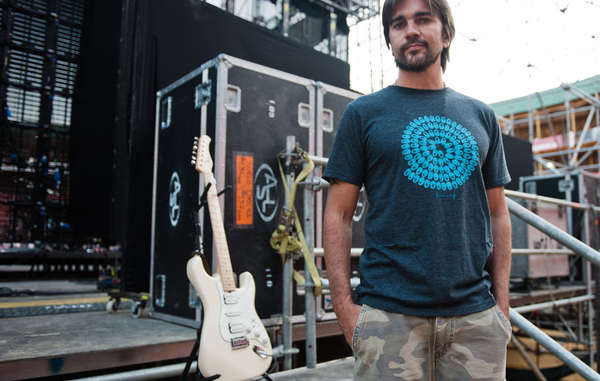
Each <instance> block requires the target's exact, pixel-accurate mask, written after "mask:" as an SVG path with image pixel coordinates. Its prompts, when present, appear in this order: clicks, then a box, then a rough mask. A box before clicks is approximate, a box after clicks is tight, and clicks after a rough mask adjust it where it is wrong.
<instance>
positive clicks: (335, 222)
mask: <svg viewBox="0 0 600 381" xmlns="http://www.w3.org/2000/svg"><path fill="white" fill-rule="evenodd" d="M324 226H325V230H324V232H323V248H324V251H325V263H326V265H327V277H328V279H329V287H330V292H331V300H332V303H333V308H334V310H335V312H336V314H338V316H339V315H343V313H344V311H343V310H344V306H346V305H347V303H349V302H351V301H352V299H351V296H350V248H351V245H352V224H351V223H350V224H348V223H347V222H345V221H344V220H343V218H342V217H341V216H336V215H333V216H331V215H330V216H326V220H325V223H324Z"/></svg>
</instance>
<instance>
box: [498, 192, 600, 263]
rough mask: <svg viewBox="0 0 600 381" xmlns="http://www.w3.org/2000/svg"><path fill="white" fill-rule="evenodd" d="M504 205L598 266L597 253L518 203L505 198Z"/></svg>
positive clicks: (599, 261)
mask: <svg viewBox="0 0 600 381" xmlns="http://www.w3.org/2000/svg"><path fill="white" fill-rule="evenodd" d="M506 204H507V206H508V210H510V212H511V213H513V214H514V215H515V216H517V217H518V218H520V219H522V220H523V221H525V222H527V223H528V224H530V225H531V226H533V227H535V228H537V229H539V230H540V231H541V232H543V233H546V234H547V235H548V236H550V237H551V238H554V239H555V240H557V241H558V242H560V243H562V244H563V245H565V246H566V247H568V248H569V249H571V250H573V251H574V252H575V253H576V254H579V255H581V256H582V257H584V258H585V259H587V260H588V261H590V262H592V263H594V264H595V265H600V253H598V252H597V251H596V250H594V249H592V248H591V247H589V246H588V245H586V244H585V243H583V242H581V241H580V240H578V239H577V238H575V237H573V236H571V235H569V234H568V233H566V232H565V231H563V230H561V229H559V228H557V227H556V226H554V225H552V224H551V223H549V222H548V221H546V220H544V219H543V218H542V217H540V216H538V215H537V214H535V213H533V212H532V211H530V210H528V209H526V208H524V207H523V206H521V205H519V203H518V202H516V201H514V200H511V199H510V198H506Z"/></svg>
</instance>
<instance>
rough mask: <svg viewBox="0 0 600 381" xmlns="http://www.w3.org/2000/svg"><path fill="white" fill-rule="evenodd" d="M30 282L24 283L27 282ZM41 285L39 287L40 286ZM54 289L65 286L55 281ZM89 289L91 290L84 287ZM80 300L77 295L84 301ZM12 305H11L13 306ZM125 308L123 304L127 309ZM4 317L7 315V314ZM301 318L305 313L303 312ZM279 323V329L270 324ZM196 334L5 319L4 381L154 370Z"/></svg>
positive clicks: (319, 373) (143, 322)
mask: <svg viewBox="0 0 600 381" xmlns="http://www.w3.org/2000/svg"><path fill="white" fill-rule="evenodd" d="M25 285H27V284H22V286H25ZM38 287H39V285H38ZM53 287H60V285H54V286H53ZM85 291H88V292H89V291H90V290H89V289H88V290H85ZM584 293H585V287H583V286H563V287H559V288H553V289H550V290H537V291H533V292H528V293H519V294H516V293H515V294H511V305H513V307H514V306H518V305H523V304H530V303H539V302H543V301H548V300H551V299H553V298H558V297H560V298H564V297H572V296H578V295H582V294H584ZM60 297H61V298H63V299H60V298H58V299H57V296H54V297H53V298H54V299H53V301H52V302H53V303H56V301H57V300H58V301H64V302H67V301H68V302H69V303H73V302H77V300H80V301H81V300H88V301H89V300H96V299H97V300H96V301H95V303H98V305H103V304H105V301H107V300H108V298H107V296H106V294H104V293H86V294H82V295H77V296H74V295H62V296H60ZM48 298H50V297H49V296H46V297H41V296H22V297H21V296H20V297H12V298H7V297H4V298H0V311H2V310H3V309H4V310H7V309H10V308H15V306H20V308H23V305H24V304H29V305H31V304H37V305H40V304H44V303H46V304H48V303H49V302H51V301H50V300H49V299H48ZM78 298H79V299H78ZM11 303H12V304H11ZM122 307H123V306H122ZM4 316H6V314H5V315H4ZM299 318H301V317H299ZM303 326H304V324H302V322H298V324H294V333H293V336H294V340H295V341H296V340H303V339H304V332H303V328H304V327H303ZM317 326H318V328H317V335H318V336H319V337H324V336H334V335H339V334H340V331H339V328H338V327H337V322H336V321H335V320H332V321H322V322H319V323H318V324H317ZM272 328H274V327H272ZM195 337H196V332H195V330H194V329H192V328H188V327H183V326H179V325H175V324H172V323H168V322H164V321H160V320H155V319H150V318H147V317H142V318H140V319H134V318H133V317H132V316H131V314H130V311H129V309H128V308H122V309H120V310H119V311H117V312H116V313H112V314H109V313H107V312H106V311H93V312H77V313H74V312H72V313H57V312H56V311H54V312H53V313H50V314H36V315H35V316H20V317H5V318H0V380H17V379H28V378H34V377H45V376H53V375H55V376H61V378H62V377H63V376H64V378H65V379H68V378H70V377H69V375H70V374H71V375H73V374H81V373H82V372H89V371H98V370H103V371H106V372H110V370H113V369H116V368H121V369H127V367H130V369H131V367H138V368H139V367H146V366H147V367H151V366H156V365H157V363H159V365H160V364H170V363H180V362H182V361H183V360H184V359H185V358H186V357H187V356H188V355H189V353H190V351H191V349H192V346H193V343H194V341H195ZM352 366H353V362H352V358H346V359H342V360H336V361H332V362H327V363H323V364H319V366H318V367H317V368H316V369H305V368H298V369H295V370H292V371H286V372H280V373H274V374H273V379H274V380H290V381H291V380H306V381H313V380H314V381H317V380H340V381H342V380H351V379H352Z"/></svg>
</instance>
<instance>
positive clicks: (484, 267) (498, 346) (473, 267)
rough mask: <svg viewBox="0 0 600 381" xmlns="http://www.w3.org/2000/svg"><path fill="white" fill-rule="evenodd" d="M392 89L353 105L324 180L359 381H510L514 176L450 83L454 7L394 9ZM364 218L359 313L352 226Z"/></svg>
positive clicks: (332, 250) (485, 124)
mask: <svg viewBox="0 0 600 381" xmlns="http://www.w3.org/2000/svg"><path fill="white" fill-rule="evenodd" d="M382 22H383V29H384V33H385V38H386V42H387V43H388V46H391V49H392V52H393V55H394V58H395V60H396V64H397V66H398V79H397V81H396V83H395V84H394V85H392V86H389V87H387V88H384V89H382V90H380V91H378V92H376V93H374V94H371V95H367V96H363V97H360V98H359V99H357V100H355V101H354V102H352V103H350V104H349V105H348V107H347V108H346V111H345V112H344V115H343V116H342V119H341V121H340V125H339V128H338V133H337V135H336V141H335V143H334V148H333V150H332V153H331V156H330V158H329V163H328V164H327V168H326V170H325V173H324V177H325V178H326V179H328V180H329V181H330V183H331V187H330V189H329V193H328V197H327V206H326V210H325V217H324V218H325V221H324V226H325V230H324V246H325V259H326V264H327V271H328V275H329V279H330V284H331V287H332V288H331V292H332V299H333V306H334V309H335V312H336V314H337V316H338V319H339V323H340V325H341V327H342V329H343V332H344V335H345V337H346V340H347V341H348V343H349V344H350V345H351V346H352V349H353V351H354V355H355V359H356V361H355V368H354V373H355V375H354V376H355V380H392V379H393V380H471V379H474V380H504V377H505V362H506V344H507V343H508V340H509V339H510V335H511V326H510V321H509V320H508V285H509V272H510V248H511V242H510V235H511V234H510V219H509V215H508V210H507V208H506V204H505V200H504V193H503V186H504V185H505V184H506V183H508V182H509V181H510V176H509V174H508V171H507V168H506V163H505V158H504V152H503V147H502V139H501V134H500V129H499V126H498V123H497V121H496V118H495V115H494V113H493V111H492V110H491V109H490V108H489V107H488V106H486V105H484V104H483V103H481V102H479V101H477V100H474V99H472V98H469V97H466V96H464V95H461V94H459V93H457V92H455V91H453V90H451V89H449V88H447V87H445V85H444V83H443V81H442V71H443V70H444V69H445V67H446V63H447V61H448V57H449V47H450V43H451V41H452V38H453V37H454V22H453V19H452V15H451V13H450V9H449V6H448V4H447V0H386V2H385V4H384V6H383V11H382ZM363 185H364V187H365V190H366V192H367V195H368V198H369V209H368V213H367V220H366V225H365V231H366V247H365V249H364V251H363V253H362V255H361V258H360V276H361V284H360V287H359V288H358V289H357V290H356V292H357V300H356V304H355V302H354V301H353V300H352V298H351V296H350V283H349V258H350V255H349V252H350V246H351V235H352V230H351V224H352V215H353V210H354V208H355V205H356V200H357V196H358V193H359V190H360V187H361V186H363Z"/></svg>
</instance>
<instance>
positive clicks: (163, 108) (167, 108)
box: [160, 97, 173, 128]
mask: <svg viewBox="0 0 600 381" xmlns="http://www.w3.org/2000/svg"><path fill="white" fill-rule="evenodd" d="M172 104H173V98H172V97H167V99H163V100H161V102H160V128H167V127H169V126H170V125H171V112H172V111H171V108H172Z"/></svg>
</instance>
